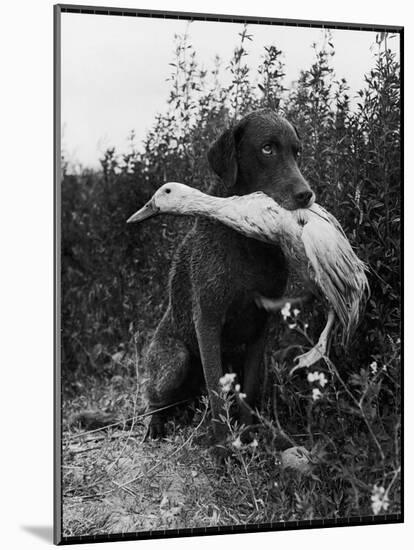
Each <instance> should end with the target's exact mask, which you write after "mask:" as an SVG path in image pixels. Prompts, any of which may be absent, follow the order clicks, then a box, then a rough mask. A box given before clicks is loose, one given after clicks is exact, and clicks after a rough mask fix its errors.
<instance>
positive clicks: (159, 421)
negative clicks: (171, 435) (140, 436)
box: [144, 414, 166, 441]
mask: <svg viewBox="0 0 414 550" xmlns="http://www.w3.org/2000/svg"><path fill="white" fill-rule="evenodd" d="M165 433H166V429H165V418H164V417H163V416H161V415H159V414H153V415H152V416H151V419H150V421H149V424H148V427H147V431H146V433H145V437H144V441H146V440H147V439H162V438H163V437H165Z"/></svg>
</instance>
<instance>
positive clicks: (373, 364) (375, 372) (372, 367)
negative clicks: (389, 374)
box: [369, 361, 378, 374]
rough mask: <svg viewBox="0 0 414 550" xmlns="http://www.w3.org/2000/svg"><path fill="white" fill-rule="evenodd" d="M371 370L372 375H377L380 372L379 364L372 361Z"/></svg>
mask: <svg viewBox="0 0 414 550" xmlns="http://www.w3.org/2000/svg"><path fill="white" fill-rule="evenodd" d="M369 368H370V369H371V372H372V374H377V371H378V363H377V362H376V361H372V363H371V364H370V366H369Z"/></svg>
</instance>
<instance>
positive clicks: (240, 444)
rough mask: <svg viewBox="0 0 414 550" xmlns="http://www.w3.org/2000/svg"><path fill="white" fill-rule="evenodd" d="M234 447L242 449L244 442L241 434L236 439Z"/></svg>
mask: <svg viewBox="0 0 414 550" xmlns="http://www.w3.org/2000/svg"><path fill="white" fill-rule="evenodd" d="M232 445H233V447H235V448H236V449H241V448H242V445H243V443H242V442H241V439H240V436H238V437H237V439H235V440H234V441H233V443H232Z"/></svg>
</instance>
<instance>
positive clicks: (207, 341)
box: [55, 5, 403, 544]
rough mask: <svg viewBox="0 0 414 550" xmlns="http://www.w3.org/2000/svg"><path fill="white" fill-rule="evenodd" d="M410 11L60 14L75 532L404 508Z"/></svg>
mask: <svg viewBox="0 0 414 550" xmlns="http://www.w3.org/2000/svg"><path fill="white" fill-rule="evenodd" d="M402 39H403V28H402V27H393V28H390V27H386V26H376V25H373V26H368V25H357V24H355V25H350V24H341V23H328V22H324V23H322V22H312V21H293V20H273V19H268V18H260V14H259V13H258V14H257V18H246V17H238V16H229V15H226V16H224V15H223V16H218V15H206V14H190V13H178V12H153V11H149V10H148V11H146V10H129V9H128V10H126V9H121V8H96V7H86V6H73V5H70V6H69V5H58V6H55V237H56V238H55V258H56V277H55V296H56V300H55V306H56V323H55V329H56V339H55V342H56V361H55V363H56V370H55V382H56V383H55V402H56V413H55V418H56V423H55V424H56V433H55V542H56V543H58V544H70V543H82V542H99V541H108V540H131V539H143V538H150V537H155V538H160V537H177V536H191V535H206V534H218V533H233V532H234V533H236V532H251V531H263V530H274V531H277V530H285V529H303V528H312V527H323V526H324V527H331V526H343V525H355V524H381V523H392V522H394V523H398V522H402V521H403V510H402V482H401V480H402V473H403V472H402V466H401V460H402V459H401V454H402V444H403V442H402V433H401V432H402V430H401V424H402V417H401V410H402V391H401V387H402V362H401V348H402V342H401V337H402V336H401V334H402V328H401V324H402V302H401V296H402V292H403V289H402V277H401V273H402V267H401V265H402V257H401V240H402V231H401V227H402V129H401V121H402V98H401V76H402V75H401V63H402V54H403V52H402V44H403V42H402Z"/></svg>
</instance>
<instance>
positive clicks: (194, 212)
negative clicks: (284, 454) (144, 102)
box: [127, 182, 369, 368]
mask: <svg viewBox="0 0 414 550" xmlns="http://www.w3.org/2000/svg"><path fill="white" fill-rule="evenodd" d="M160 213H168V214H175V215H181V216H203V217H206V218H210V219H214V220H217V221H219V222H221V223H223V224H225V225H227V226H229V227H231V228H232V229H234V230H235V231H238V232H239V233H242V234H243V235H245V236H246V237H251V238H254V239H257V240H260V241H264V242H266V243H271V244H278V245H280V246H281V248H282V250H283V252H284V254H285V255H286V257H287V259H288V261H289V263H290V268H291V270H293V271H294V272H296V273H298V274H299V275H300V277H301V278H302V279H303V280H304V281H306V282H307V283H309V282H311V284H312V286H313V287H315V286H316V289H315V290H318V291H319V294H322V296H323V297H324V298H325V299H326V300H327V301H328V303H329V308H330V309H329V313H328V318H327V323H326V326H325V328H324V329H323V331H322V333H321V335H320V337H319V340H318V343H317V344H316V345H315V346H314V347H313V348H312V349H311V350H310V351H309V352H307V353H305V354H303V355H301V356H299V357H298V358H297V360H298V361H299V362H298V364H297V368H298V367H309V366H311V365H312V364H314V363H315V362H316V361H318V360H319V359H321V357H324V356H326V353H327V348H328V343H329V336H330V333H331V330H332V328H333V326H334V323H335V319H336V318H337V319H338V320H339V322H340V324H341V325H342V329H343V331H342V335H343V340H342V341H343V343H346V342H347V341H348V339H349V337H350V335H351V334H352V332H353V331H354V330H355V328H356V326H357V324H358V321H359V315H360V311H361V306H362V305H363V303H364V301H365V300H366V299H367V297H368V295H369V285H368V280H367V277H366V271H367V266H366V265H365V263H364V262H362V261H361V260H360V259H359V258H358V257H357V255H356V254H355V252H354V250H353V249H352V247H351V245H350V243H349V241H348V239H347V238H346V236H345V233H344V232H343V229H342V227H341V225H340V224H339V222H338V220H337V219H336V218H335V217H334V216H332V215H331V214H329V212H327V211H326V210H325V209H324V208H322V207H321V206H320V205H318V204H313V205H312V206H311V207H310V208H307V209H300V210H292V211H291V210H285V209H284V208H282V207H281V206H280V205H279V204H278V203H276V202H275V201H274V200H273V199H272V198H270V197H269V196H268V195H266V194H264V193H261V192H257V193H252V194H250V195H242V196H234V197H226V198H222V197H213V196H211V195H206V194H205V193H202V192H201V191H199V190H197V189H194V188H192V187H188V186H187V185H184V184H182V183H176V182H170V183H166V184H164V185H162V186H161V187H160V188H159V189H158V190H157V191H156V193H155V194H154V195H153V197H152V198H151V200H150V201H148V202H147V204H145V205H144V206H143V207H142V208H141V209H140V210H138V211H137V212H136V213H135V214H133V215H132V216H131V217H130V218H129V219H128V220H127V221H128V223H131V222H138V221H142V220H144V219H146V218H149V217H151V216H154V215H156V214H160ZM281 303H282V302H281V301H277V302H275V304H276V305H275V306H274V307H276V308H280V307H281ZM272 304H273V302H272V301H269V300H267V299H266V298H263V299H262V305H263V306H264V307H265V308H267V309H274V307H273V306H272Z"/></svg>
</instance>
